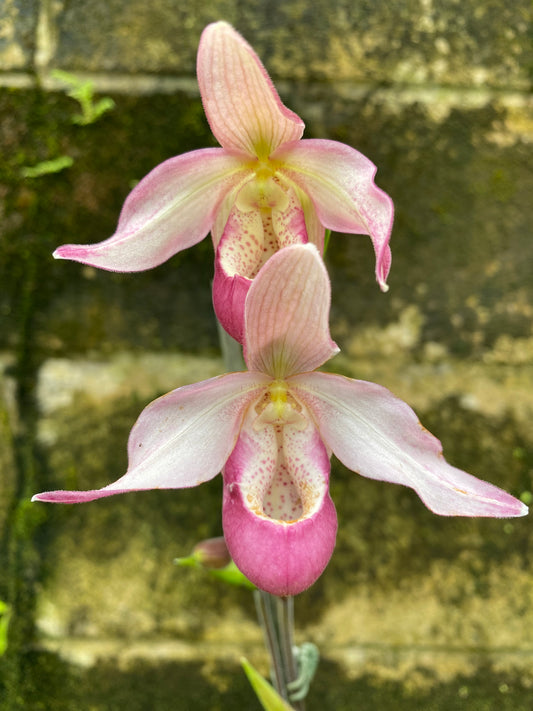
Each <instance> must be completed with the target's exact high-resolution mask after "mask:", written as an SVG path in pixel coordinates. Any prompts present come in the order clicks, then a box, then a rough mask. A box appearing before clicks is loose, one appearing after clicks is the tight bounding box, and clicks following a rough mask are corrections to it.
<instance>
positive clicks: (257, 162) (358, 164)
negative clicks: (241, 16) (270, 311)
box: [54, 22, 393, 342]
mask: <svg viewBox="0 0 533 711" xmlns="http://www.w3.org/2000/svg"><path fill="white" fill-rule="evenodd" d="M197 71H198V83H199V85H200V93H201V96H202V101H203V104H204V108H205V113H206V116H207V120H208V121H209V125H210V126H211V130H212V131H213V134H214V135H215V137H216V139H217V140H218V141H219V143H220V145H221V146H222V147H221V148H206V149H202V150H197V151H192V152H190V153H185V154H183V155H181V156H177V157H175V158H171V159H170V160H167V161H165V162H164V163H162V164H161V165H159V166H157V167H156V168H155V169H154V170H152V172H151V173H149V174H148V175H147V176H146V177H145V178H144V179H143V180H141V182H140V183H139V184H138V185H137V186H136V187H135V188H134V190H133V191H132V192H131V193H130V195H129V196H128V198H127V199H126V202H125V203H124V206H123V209H122V212H121V215H120V219H119V223H118V228H117V231H116V232H115V234H114V235H113V236H112V237H110V238H109V239H107V240H105V241H103V242H100V243H98V244H94V245H64V246H63V247H59V249H57V250H56V251H55V252H54V256H55V257H57V258H62V259H73V260H75V261H78V262H82V263H83V264H90V265H92V266H95V267H100V268H101V269H109V270H112V271H119V272H134V271H143V270H145V269H151V268H152V267H156V266H157V265H159V264H161V263H162V262H164V261H166V260H167V259H169V258H170V257H171V256H172V255H174V254H176V253H177V252H179V251H181V250H182V249H185V248H187V247H190V246H191V245H193V244H196V243H197V242H199V241H200V240H202V239H203V238H204V237H205V236H206V235H207V234H208V232H209V231H211V235H212V238H213V243H214V246H215V249H216V265H215V279H214V285H213V299H214V304H215V310H216V312H217V316H218V318H219V320H220V321H221V323H222V325H223V326H224V327H225V328H226V330H228V331H229V333H231V335H232V336H234V337H235V338H237V340H239V341H240V342H242V335H243V318H244V301H245V297H246V292H247V290H248V288H249V286H250V283H251V280H252V279H253V278H254V277H255V276H256V274H257V272H258V271H259V269H260V268H261V266H262V265H263V264H264V263H265V262H266V260H267V259H268V258H269V256H270V255H271V254H273V253H274V252H276V251H277V250H278V249H280V248H282V247H285V246H287V245H289V244H294V243H306V242H308V241H309V242H312V243H313V244H315V245H316V246H317V247H318V248H319V250H320V251H322V250H323V243H324V228H325V227H326V228H328V229H331V230H337V231H340V232H348V233H355V234H369V235H370V236H371V238H372V242H373V245H374V250H375V253H376V277H377V281H378V283H379V285H380V286H381V288H382V289H383V290H386V288H387V287H386V279H387V275H388V272H389V269H390V260H391V256H390V249H389V244H388V243H389V237H390V232H391V228H392V220H393V206H392V201H391V200H390V198H389V197H388V196H387V195H386V194H385V193H384V192H382V191H381V190H380V189H379V188H377V187H376V185H375V184H374V182H373V178H374V175H375V173H376V167H375V166H374V165H373V163H371V161H369V160H368V159H367V158H365V156H363V155H362V154H361V153H359V152H358V151H356V150H354V149H353V148H351V147H350V146H347V145H344V144H342V143H338V142H337V141H330V140H300V139H301V136H302V133H303V130H304V124H303V122H302V121H301V119H300V118H299V117H298V116H297V115H296V114H294V113H293V112H292V111H290V110H289V109H287V108H286V107H285V106H284V105H283V104H282V103H281V100H280V98H279V96H278V93H277V92H276V89H275V88H274V86H273V84H272V82H271V80H270V78H269V76H268V74H267V72H266V70H265V68H264V67H263V65H262V64H261V61H260V60H259V58H258V57H257V55H256V54H255V52H254V51H253V49H252V48H251V47H250V45H249V44H248V43H247V42H246V41H245V40H244V39H243V38H242V37H241V36H240V35H239V34H238V33H237V32H236V31H235V30H234V29H233V28H232V27H231V26H230V25H228V24H227V23H226V22H215V23H214V24H211V25H208V26H207V27H206V28H205V30H204V31H203V34H202V37H201V40H200V46H199V49H198V63H197Z"/></svg>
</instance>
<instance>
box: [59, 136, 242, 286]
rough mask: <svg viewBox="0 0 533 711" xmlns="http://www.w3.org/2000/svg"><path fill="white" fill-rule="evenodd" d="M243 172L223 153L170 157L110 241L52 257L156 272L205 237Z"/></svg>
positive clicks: (130, 203)
mask: <svg viewBox="0 0 533 711" xmlns="http://www.w3.org/2000/svg"><path fill="white" fill-rule="evenodd" d="M245 173H246V170H245V169H244V167H243V164H242V161H240V160H238V159H237V158H235V157H234V156H231V155H228V154H227V153H226V151H224V150H223V149H222V148H205V149H201V150H198V151H191V152H190V153H185V154H183V155H181V156H177V157H175V158H170V159H169V160H167V161H165V162H164V163H161V165H158V166H157V167H156V168H154V169H153V170H152V171H151V172H150V173H148V175H147V176H146V177H145V178H143V180H141V181H140V183H139V184H138V185H137V186H136V187H135V188H134V189H133V190H132V192H131V193H130V194H129V195H128V197H127V198H126V202H125V203H124V206H123V208H122V212H121V214H120V219H119V222H118V227H117V231H116V232H115V234H114V235H113V236H112V237H109V239H106V240H105V241H103V242H99V243H97V244H91V245H80V244H67V245H64V246H62V247H59V248H58V249H56V251H55V252H54V257H56V258H57V259H72V260H74V261H76V262H81V263H82V264H89V265H91V266H94V267H99V268H100V269H108V270H110V271H117V272H135V271H143V270H145V269H151V268H152V267H156V266H158V265H159V264H161V263H162V262H164V261H166V260H167V259H169V258H170V257H171V256H173V255H174V254H176V253H177V252H180V251H181V250H183V249H186V248H187V247H190V246H192V245H193V244H196V243H197V242H199V241H200V240H201V239H203V238H204V237H205V236H206V235H207V233H208V232H209V230H210V229H211V226H212V224H213V221H214V219H215V215H216V212H217V210H218V207H219V205H220V204H221V202H222V200H223V199H224V197H225V195H226V194H227V193H228V192H229V191H230V190H231V188H232V187H233V186H234V185H235V184H237V183H238V182H239V181H241V180H242V179H243V175H244V174H245Z"/></svg>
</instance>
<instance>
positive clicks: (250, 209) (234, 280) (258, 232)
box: [213, 180, 307, 343]
mask: <svg viewBox="0 0 533 711" xmlns="http://www.w3.org/2000/svg"><path fill="white" fill-rule="evenodd" d="M270 183H271V185H270V186H267V189H266V190H265V189H264V186H260V187H258V186H257V185H256V181H254V180H251V181H249V182H248V183H246V184H245V185H244V186H243V188H242V189H241V191H240V192H239V194H238V195H237V196H236V201H235V205H234V206H233V209H232V210H231V212H230V215H229V218H228V220H227V223H226V227H225V229H224V234H223V235H222V238H221V240H220V242H219V244H218V247H217V250H216V257H215V277H214V280H213V305H214V308H215V313H216V315H217V318H218V320H219V321H220V323H221V324H222V326H223V327H224V328H225V329H226V331H227V332H228V333H229V334H230V335H231V336H232V337H233V338H235V340H237V341H239V343H242V342H243V338H244V304H245V300H246V295H247V293H248V289H249V288H250V284H251V283H252V279H254V277H255V276H256V275H257V273H258V272H259V270H260V269H261V268H262V267H263V265H264V264H265V262H267V261H268V259H269V258H270V257H271V256H272V255H273V254H274V253H275V252H277V251H278V250H279V249H283V248H284V247H286V246H288V245H290V244H305V243H306V242H307V232H306V226H305V218H304V214H303V211H302V209H301V207H300V203H299V202H298V200H297V199H296V196H295V194H294V191H292V190H291V189H289V188H281V187H280V186H279V185H277V184H276V183H275V182H274V181H272V180H270ZM276 191H277V192H276ZM243 193H245V194H244V195H243Z"/></svg>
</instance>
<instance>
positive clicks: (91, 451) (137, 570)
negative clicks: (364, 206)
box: [0, 0, 533, 711]
mask: <svg viewBox="0 0 533 711" xmlns="http://www.w3.org/2000/svg"><path fill="white" fill-rule="evenodd" d="M0 13H1V14H0V28H1V32H0V69H1V70H2V71H0V84H1V86H2V88H1V89H0V154H1V155H2V160H1V161H0V239H1V243H0V284H1V287H0V318H1V320H2V321H1V323H2V326H1V328H0V466H1V478H0V526H1V535H2V547H1V550H0V556H1V559H0V567H1V570H2V571H3V572H2V575H1V576H0V599H2V600H6V601H8V602H9V603H10V605H11V608H12V617H11V622H10V631H11V636H10V639H9V646H8V653H7V654H6V655H4V656H3V657H2V658H1V659H0V671H1V677H0V708H2V709H4V708H5V709H6V710H9V711H11V710H12V709H29V710H30V711H34V710H35V711H37V709H54V711H56V710H57V709H59V710H60V711H61V710H62V709H69V710H70V709H81V710H85V709H87V710H88V709H98V711H104V710H105V711H107V710H108V709H109V710H111V709H119V708H126V707H127V708H130V709H131V710H132V711H134V710H136V709H139V710H144V709H156V710H157V711H159V710H161V711H163V710H166V709H168V708H180V709H181V708H183V709H192V708H195V709H197V710H198V711H201V710H202V709H206V710H207V709H210V710H213V709H230V708H255V706H254V700H253V697H252V694H251V692H250V691H249V689H248V688H247V683H246V681H245V680H244V679H243V676H242V674H241V672H240V670H239V668H238V659H239V657H240V656H241V654H243V653H245V654H246V655H248V656H249V657H250V658H251V659H253V660H254V661H256V662H257V663H258V665H259V666H260V667H261V668H262V669H263V670H264V671H266V667H265V657H264V656H263V652H262V644H261V638H260V634H259V632H258V630H257V626H256V624H255V618H254V615H255V613H254V609H253V602H252V600H251V597H250V595H249V594H248V593H247V592H245V591H239V590H236V591H234V590H230V589H226V588H224V587H222V586H221V585H220V583H218V582H216V581H212V580H210V579H206V578H205V577H203V576H202V575H201V574H200V573H199V572H197V571H187V570H182V569H177V568H175V567H174V566H173V565H172V560H173V558H174V557H176V556H179V555H183V554H186V553H187V552H188V551H189V549H190V548H191V547H192V546H193V545H194V543H195V542H196V541H197V540H199V539H202V538H207V537H209V536H213V535H218V534H219V533H220V530H221V529H220V504H221V497H220V494H221V483H220V481H219V480H214V481H213V482H211V483H209V484H205V485H203V486H202V487H200V488H198V489H193V490H186V491H176V492H170V493H169V492H166V493H163V492H146V493H139V494H131V495H128V496H124V497H115V498H112V499H107V500H102V501H99V502H95V503H93V504H87V505H83V506H78V507H54V506H48V505H39V504H33V505H29V504H28V499H29V496H30V495H31V494H32V493H34V492H35V491H39V490H43V489H49V488H65V487H67V488H95V487H97V486H100V485H103V484H105V483H108V482H110V481H112V480H114V479H115V478H117V477H118V475H120V474H121V473H123V471H124V467H125V463H126V441H127V435H128V432H129V429H130V427H131V425H132V424H133V422H134V421H135V419H136V417H137V415H138V414H139V412H140V410H141V409H142V407H143V406H144V405H145V404H146V403H147V402H149V401H150V400H152V399H153V398H154V397H156V396H158V395H159V394H161V393H163V392H166V391H167V390H170V389H172V388H175V387H177V386H179V385H181V384H184V383H187V382H195V381H197V380H200V379H203V378H206V377H209V376H211V375H214V374H216V373H219V372H222V370H223V365H222V361H221V359H220V357H219V350H218V340H217V332H216V327H215V321H214V317H213V314H212V308H211V301H210V289H209V282H210V279H211V274H212V248H211V246H210V244H209V241H208V240H205V241H204V243H202V244H200V245H198V246H196V247H194V248H192V249H190V250H188V251H186V252H184V253H182V254H180V255H178V256H176V257H174V258H173V259H171V260H170V261H169V262H168V263H166V264H164V265H162V266H161V267H158V268H157V269H155V270H152V271H149V272H145V273H141V274H130V275H120V274H111V273H108V272H103V271H97V270H94V269H92V268H87V267H82V266H81V265H78V264H74V263H69V262H63V261H54V260H53V259H52V258H51V252H52V251H53V249H54V248H55V247H56V246H58V245H60V244H63V243H65V242H81V243H86V242H95V241H99V240H101V239H103V238H104V237H106V236H108V235H110V234H112V232H113V231H114V228H115V225H116V221H117V218H118V214H119V212H120V208H121V205H122V203H123V200H124V198H125V196H126V195H127V193H128V192H129V190H130V189H131V186H132V185H133V184H134V183H135V181H137V180H139V179H140V178H141V177H142V176H143V175H145V174H146V173H147V172H148V171H149V170H150V169H151V168H152V167H154V166H155V165H157V164H158V163H160V162H161V161H162V160H164V159H166V158H168V157H170V156H172V155H176V154H179V153H182V152H184V151H187V150H193V149H195V148H199V147H204V146H210V145H215V143H214V139H213V138H212V136H211V134H210V132H209V128H208V126H207V123H206V121H205V118H204V115H203V111H202V106H201V102H200V99H199V96H198V93H197V90H196V83H195V77H194V65H195V54H196V48H197V43H198V38H199V35H200V32H201V30H202V28H203V27H204V25H205V24H206V23H207V22H210V21H212V20H215V19H226V20H228V21H230V22H232V23H233V24H234V25H235V26H236V27H237V29H239V30H240V31H241V32H242V33H243V34H244V35H245V36H246V37H247V39H249V40H250V41H251V43H252V44H253V45H254V47H255V48H256V49H257V50H258V52H259V53H260V55H261V56H262V58H263V60H264V61H265V63H266V65H267V67H268V69H269V70H270V71H271V73H272V75H273V78H274V80H275V81H277V83H278V85H279V87H280V91H281V93H282V95H283V98H284V100H285V102H286V103H287V104H288V105H289V106H290V107H291V108H292V109H294V110H295V111H297V112H298V113H299V114H300V115H301V116H302V117H303V119H304V120H305V122H306V126H307V128H306V135H307V136H309V137H328V138H332V139H336V140H340V141H343V142H346V143H349V144H350V145H352V146H354V147H356V148H357V149H359V150H360V151H362V152H363V153H365V154H366V155H368V156H369V157H370V158H371V159H372V160H373V161H374V162H375V163H376V164H377V165H378V176H377V182H378V184H379V185H380V186H381V187H382V188H383V189H385V190H386V191H387V192H388V193H389V194H390V195H391V196H392V198H393V199H394V202H395V208H396V219H395V227H394V232H393V239H392V250H393V267H392V272H391V277H390V280H389V284H390V291H389V292H388V294H386V295H384V294H382V293H381V292H380V291H379V289H378V287H377V286H376V284H375V281H374V277H373V273H374V264H373V259H374V258H373V253H372V249H371V245H370V240H369V239H368V238H367V237H361V236H346V235H334V236H333V237H332V240H331V243H330V248H329V251H328V265H329V267H330V272H331V276H332V282H333V307H332V331H333V335H334V337H335V339H336V340H337V341H338V343H339V345H340V346H341V348H342V353H341V354H340V355H339V356H337V357H336V359H335V360H333V361H332V362H331V363H330V364H329V365H328V367H330V368H331V369H333V370H336V371H337V372H342V373H345V374H348V375H350V376H352V377H357V378H363V379H369V380H375V381H376V382H379V383H381V384H383V385H386V386H387V387H389V388H390V389H391V390H393V391H394V392H395V393H396V394H397V395H399V396H401V397H402V398H404V399H405V400H407V401H408V402H409V403H410V404H411V405H412V406H413V407H415V409H416V410H417V412H418V414H419V415H420V417H421V420H422V422H423V423H424V424H425V425H426V426H427V427H428V428H429V429H431V430H432V431H433V432H434V433H435V434H437V435H438V436H439V438H440V439H441V440H442V442H443V444H444V451H445V453H446V456H447V458H448V460H449V461H451V462H452V463H453V464H455V465H457V466H460V467H461V468H465V469H467V470H469V471H472V472H473V473H475V474H477V475H479V476H481V477H483V478H486V479H488V480H490V481H492V482H494V483H496V484H498V485H500V486H502V487H503V488H506V489H507V490H509V491H511V492H512V493H513V494H515V495H516V496H523V497H524V499H525V500H528V499H529V497H531V491H532V488H533V483H532V475H533V437H532V435H531V427H530V422H531V416H532V413H533V394H532V390H531V382H532V374H533V365H532V356H533V330H532V325H531V324H532V313H533V298H532V297H533V284H532V280H531V271H532V262H533V246H532V245H533V241H532V239H531V236H532V235H531V224H533V219H532V218H533V215H532V211H533V206H532V202H531V194H532V192H533V177H532V173H531V168H530V166H531V153H532V149H531V147H532V142H533V102H532V100H531V93H530V92H531V84H532V81H531V79H532V72H533V43H532V29H531V28H532V24H531V21H532V14H533V13H532V9H531V4H530V3H529V2H525V0H518V1H517V2H514V3H511V4H509V3H504V2H503V1H502V0H499V1H496V0H494V1H488V0H487V1H486V2H483V3H479V2H474V1H473V0H472V2H463V3H460V4H459V3H455V2H453V1H452V0H446V2H442V3H434V2H428V1H426V0H423V1H422V0H420V1H418V2H417V1H415V0H409V2H405V1H402V2H388V3H382V2H356V3H354V2H353V0H349V1H348V0H346V2H344V1H342V2H337V3H334V4H333V5H332V4H331V2H322V1H319V0H314V1H313V2H311V1H310V0H301V1H299V0H294V1H290V2H272V1H271V0H265V1H264V2H254V3H251V2H250V3H241V2H235V1H234V2H230V1H228V0H226V1H225V0H219V1H218V2H210V3H192V4H191V3H185V2H178V1H177V0H156V1H155V2H153V3H146V2H139V1H137V0H132V1H130V2H125V1H124V0H111V1H110V0H108V1H107V2H103V1H102V0H95V1H94V2H90V3H88V2H83V1H82V0H74V1H71V2H62V1H60V2H54V3H50V2H47V1H46V0H42V1H41V2H37V1H35V2H27V1H23V2H22V1H20V0H7V1H6V2H4V3H3V5H2V6H1V10H0ZM55 68H60V69H63V70H67V71H70V72H74V73H80V74H82V75H83V76H84V77H89V78H92V80H93V81H94V83H95V86H96V87H97V89H99V90H100V95H101V94H103V93H106V94H107V95H112V97H113V99H114V101H115V108H114V109H113V110H112V111H109V112H108V113H105V114H104V115H103V116H102V117H101V118H99V119H98V120H97V121H95V122H94V123H92V124H90V125H87V126H80V125H77V124H75V123H73V121H72V118H73V116H74V114H76V113H77V112H78V111H79V106H78V105H77V103H76V102H75V101H74V100H73V99H70V98H68V97H67V96H66V95H65V92H64V91H62V90H61V84H60V82H59V81H58V80H57V79H55V78H54V77H53V74H52V71H53V69H55ZM64 156H68V157H70V158H71V159H72V165H71V166H70V167H68V168H64V169H63V170H61V171H60V172H57V173H49V174H46V175H43V176H41V177H33V178H31V177H26V178H24V177H23V176H24V174H25V171H26V174H27V169H28V168H32V167H35V166H36V165H38V164H41V163H42V162H43V161H50V160H54V159H57V158H62V157H64ZM332 495H333V498H334V500H335V503H336V505H337V509H338V515H339V536H338V544H337V548H336V551H335V554H334V556H333V559H332V561H331V563H330V565H329V567H328V569H327V570H326V572H325V573H324V575H323V576H322V578H321V579H320V580H319V581H318V582H317V584H316V585H315V586H314V587H313V588H312V589H311V590H309V591H308V592H306V593H304V594H303V595H301V596H300V597H299V598H298V600H297V606H296V607H297V611H296V614H297V626H298V636H299V638H300V639H304V638H306V639H311V640H314V641H316V642H317V643H318V644H319V646H320V648H321V651H322V656H323V661H322V663H321V666H320V668H319V671H318V675H317V679H316V682H315V686H314V688H313V692H312V695H311V699H310V701H309V708H310V709H311V711H312V710H313V709H318V708H331V709H337V710H339V711H342V710H346V711H348V710H350V709H354V708H358V709H367V708H368V709H371V708H380V709H383V710H384V711H386V710H387V709H389V708H390V709H392V708H395V709H406V710H407V709H409V710H411V709H431V710H433V709H435V710H436V709H438V710H439V711H440V710H441V709H442V710H444V709H446V710H449V709H463V708H464V709H468V710H469V711H472V710H474V711H476V709H479V710H480V711H481V709H483V710H484V711H485V709H509V710H511V709H512V711H521V710H522V709H523V710H524V711H526V709H529V708H530V705H531V704H530V694H531V686H532V685H533V675H532V673H531V664H530V658H531V634H530V630H531V629H533V599H532V592H531V590H532V578H531V572H530V565H529V550H530V547H531V543H532V540H531V539H532V532H531V524H530V521H529V519H528V518H525V519H520V520H513V521H498V520H478V521H470V520H456V519H442V518H438V517H436V516H434V515H432V514H431V513H430V512H429V511H427V510H426V509H425V507H424V506H423V505H422V504H421V502H420V501H419V499H418V498H417V497H416V496H415V495H414V494H413V493H412V492H410V491H409V490H406V489H402V488H399V487H393V486H388V485H386V484H383V483H380V482H374V481H368V480H364V479H362V478H361V477H358V476H357V475H354V474H352V473H351V472H348V471H346V470H345V469H343V468H342V467H341V466H340V465H339V464H337V463H334V472H333V477H332Z"/></svg>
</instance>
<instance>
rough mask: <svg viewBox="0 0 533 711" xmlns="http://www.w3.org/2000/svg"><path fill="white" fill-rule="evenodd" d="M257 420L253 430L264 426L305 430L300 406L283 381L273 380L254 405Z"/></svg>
mask: <svg viewBox="0 0 533 711" xmlns="http://www.w3.org/2000/svg"><path fill="white" fill-rule="evenodd" d="M255 411H256V412H257V418H256V419H255V421H254V428H255V429H256V430H259V429H261V427H264V426H265V425H293V426H294V427H296V428H297V429H299V430H303V429H305V427H306V426H307V419H306V418H305V416H304V415H303V414H302V406H301V405H300V403H299V402H298V400H297V399H296V398H295V397H294V395H292V394H291V392H290V390H289V388H288V386H287V383H286V382H285V381H284V380H273V381H272V382H271V383H270V385H269V386H268V388H267V389H266V390H265V392H264V394H263V396H262V397H261V398H260V400H258V401H257V402H256V404H255Z"/></svg>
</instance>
